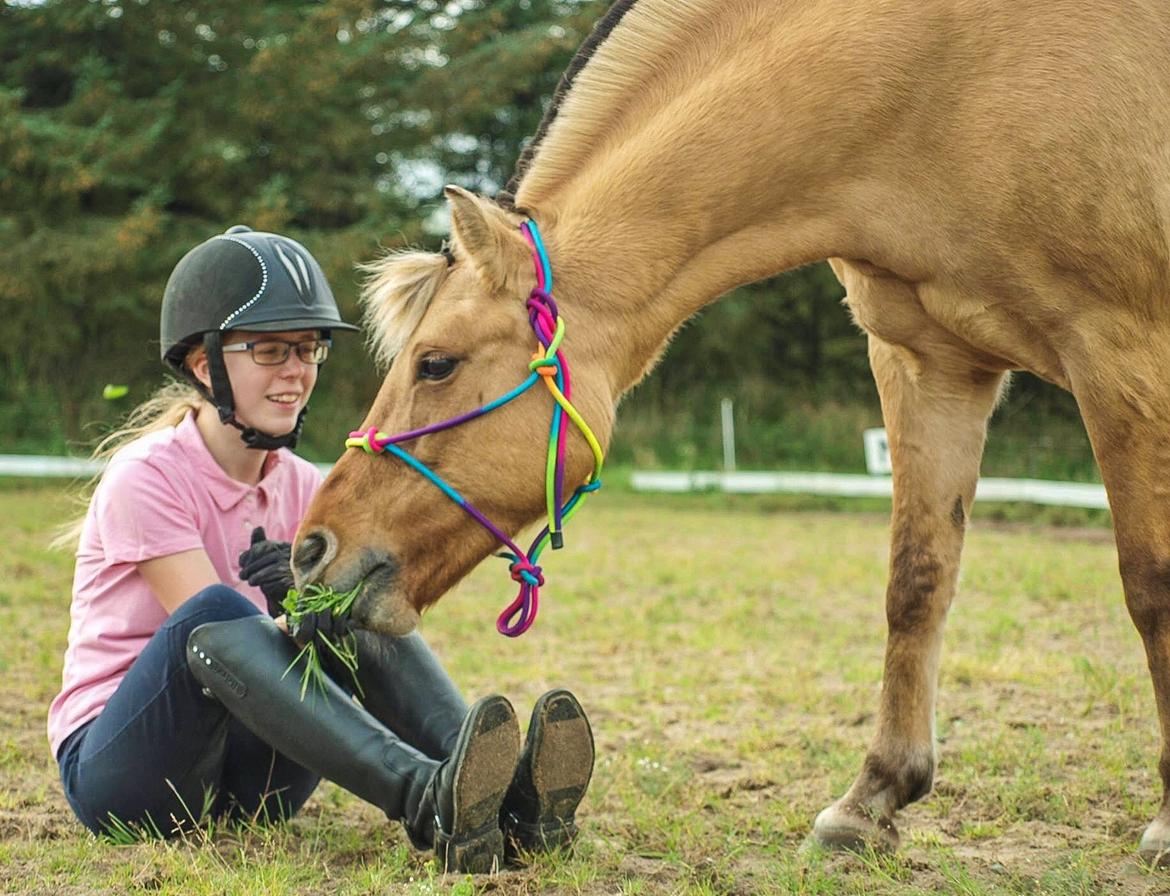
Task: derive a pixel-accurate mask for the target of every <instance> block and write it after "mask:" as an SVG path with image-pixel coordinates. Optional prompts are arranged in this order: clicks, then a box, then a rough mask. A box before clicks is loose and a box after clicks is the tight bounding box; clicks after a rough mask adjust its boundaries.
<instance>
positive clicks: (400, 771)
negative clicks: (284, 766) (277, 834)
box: [187, 616, 520, 873]
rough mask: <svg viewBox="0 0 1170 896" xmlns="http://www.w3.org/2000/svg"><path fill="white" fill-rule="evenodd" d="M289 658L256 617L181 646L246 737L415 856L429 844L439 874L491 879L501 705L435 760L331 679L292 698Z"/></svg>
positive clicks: (466, 727)
mask: <svg viewBox="0 0 1170 896" xmlns="http://www.w3.org/2000/svg"><path fill="white" fill-rule="evenodd" d="M298 652H299V651H298V648H297V647H296V645H295V643H294V642H293V641H292V639H291V638H289V637H288V636H287V635H285V634H284V633H283V632H282V631H280V629H278V628H277V627H276V625H275V624H274V623H273V622H272V620H271V619H269V618H267V617H265V616H250V617H247V618H244V619H235V620H231V621H229V622H212V623H208V624H206V625H201V626H199V627H198V628H196V629H195V630H194V631H193V632H192V633H191V636H190V638H189V639H188V641H187V662H188V665H189V666H190V668H191V671H192V673H193V674H194V675H195V678H196V679H197V680H198V681H199V682H200V683H201V684H202V685H203V686H204V687H205V688H207V689H208V690H210V691H211V693H212V694H214V695H215V697H217V698H218V699H219V700H220V701H221V702H222V703H223V704H224V706H225V707H226V708H227V710H228V711H229V712H230V713H231V714H232V715H233V716H235V717H236V718H237V719H239V720H240V721H241V722H242V723H243V724H244V725H245V726H247V727H248V728H249V729H250V730H251V731H252V732H253V733H255V734H256V735H257V736H258V737H260V738H261V739H263V740H264V741H265V742H267V743H269V744H271V745H272V746H273V747H274V748H276V749H277V750H279V751H280V752H282V753H284V754H285V755H286V756H288V757H289V758H290V759H292V760H293V761H294V762H297V763H299V764H301V765H303V766H305V767H306V768H308V769H311V770H312V771H314V772H316V773H317V774H319V775H321V776H322V777H325V778H328V779H329V780H331V781H333V782H334V783H336V784H339V785H340V786H342V787H344V788H345V789H346V790H348V791H350V792H351V793H353V794H355V795H357V796H359V797H361V798H362V799H364V800H366V801H368V802H370V803H373V804H374V805H376V806H378V807H379V808H381V809H382V811H384V812H385V813H386V815H387V816H388V817H390V818H391V819H394V820H397V821H401V822H402V823H403V825H404V826H405V828H406V830H407V833H409V835H410V838H411V840H412V841H413V842H414V843H415V845H416V846H419V847H428V846H431V845H433V846H434V848H435V853H436V855H437V856H438V858H439V862H440V864H441V865H442V866H443V868H444V869H445V870H447V871H460V872H473V873H476V872H486V871H490V870H492V868H493V866H495V865H497V864H498V863H499V861H500V858H501V856H502V849H503V842H502V841H503V838H502V835H501V832H500V829H499V812H500V806H501V803H502V800H503V797H504V793H505V792H506V791H507V789H508V786H509V784H510V782H511V780H512V775H513V772H514V770H515V767H516V758H517V754H518V753H519V748H520V732H519V728H518V726H517V723H516V715H515V713H514V711H513V710H512V706H511V704H509V703H508V701H507V700H505V699H504V698H503V697H499V696H491V697H485V698H483V699H482V700H480V701H478V702H477V703H476V704H475V705H473V706H472V707H471V709H470V710H469V711H468V712H467V714H466V716H465V718H464V719H463V722H462V725H461V726H460V727H459V729H458V733H457V734H456V736H455V738H454V742H453V744H452V749H451V752H450V755H449V756H448V757H446V758H445V759H444V760H443V761H442V762H437V761H435V760H434V759H430V758H428V757H427V756H424V755H423V754H422V753H420V752H419V751H418V750H416V749H414V748H413V747H411V746H409V745H408V744H407V743H404V742H403V741H402V740H400V739H399V738H398V737H397V736H396V735H395V734H394V733H393V732H391V731H389V730H388V729H387V728H386V727H384V726H383V725H382V724H380V723H379V722H378V720H377V719H375V718H374V717H373V716H372V715H370V713H369V712H367V711H366V710H365V709H363V708H362V707H360V706H358V705H356V704H355V703H354V702H353V701H352V700H351V699H350V697H349V695H348V694H346V693H345V691H343V690H342V689H341V688H340V687H339V686H338V685H337V684H335V683H334V682H333V681H332V680H331V679H328V678H326V679H325V680H324V681H323V682H322V683H321V684H322V686H321V688H320V689H317V688H314V689H312V690H311V691H310V693H309V694H307V695H306V696H305V699H304V700H302V699H301V686H300V678H301V672H302V670H303V664H304V660H303V659H302V660H300V661H299V662H294V660H295V658H296V656H297V653H298ZM290 667H291V668H290Z"/></svg>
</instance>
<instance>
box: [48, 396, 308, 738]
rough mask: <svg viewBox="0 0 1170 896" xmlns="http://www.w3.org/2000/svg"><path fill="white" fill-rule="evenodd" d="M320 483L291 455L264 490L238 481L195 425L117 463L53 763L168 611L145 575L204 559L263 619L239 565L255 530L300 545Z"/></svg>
mask: <svg viewBox="0 0 1170 896" xmlns="http://www.w3.org/2000/svg"><path fill="white" fill-rule="evenodd" d="M320 484H321V473H320V472H319V471H318V470H317V468H316V467H314V466H313V465H312V464H310V463H309V462H308V461H306V460H302V459H301V458H299V457H297V456H296V455H294V454H293V453H292V452H290V451H287V450H284V449H282V450H280V451H272V452H269V454H268V457H267V459H266V460H265V462H264V473H263V477H262V478H261V480H260V483H259V484H258V485H255V486H251V485H245V484H244V483H242V482H237V481H236V480H234V479H231V478H230V477H229V476H228V475H227V474H226V473H225V472H224V471H223V469H222V468H221V467H220V466H219V464H217V463H216V462H215V459H214V458H213V457H212V456H211V454H210V452H209V451H208V450H207V446H206V445H205V444H204V442H203V437H202V436H201V435H200V434H199V429H198V428H197V427H196V426H195V418H194V416H193V415H192V414H188V415H187V417H186V419H185V420H183V422H182V423H180V424H179V425H178V426H176V427H173V428H167V429H164V430H161V431H159V432H157V433H151V434H150V435H147V436H144V437H143V438H141V439H138V440H136V441H134V442H131V443H130V444H129V445H127V446H126V447H124V448H123V449H121V450H120V451H119V452H118V453H117V454H115V455H114V457H113V458H112V459H111V460H110V463H109V465H108V466H107V467H106V470H105V472H104V473H103V474H102V478H101V482H99V483H98V487H97V490H96V491H95V492H94V495H93V499H92V500H91V501H90V504H89V512H88V513H87V514H86V518H85V527H84V529H83V530H82V533H81V542H80V544H79V546H78V549H77V565H76V567H75V569H74V574H73V604H72V606H71V608H70V620H71V621H70V626H69V646H68V648H67V649H66V651H65V668H64V670H63V672H62V675H61V678H62V685H61V693H59V694H58V695H57V696H56V698H54V700H53V703H52V705H51V706H50V707H49V744H50V746H51V748H52V750H53V755H54V756H56V755H57V750H58V748H59V747H60V746H61V742H62V741H63V740H65V738H66V737H68V736H69V735H70V734H71V733H72V732H73V731H74V730H76V729H77V728H78V726H80V725H82V724H83V723H85V722H87V721H89V720H90V719H92V718H95V717H96V716H97V715H98V714H99V713H100V712H101V711H102V708H103V707H104V706H105V705H106V701H108V700H109V699H110V696H111V695H112V694H113V693H114V691H115V690H116V689H117V687H118V684H119V682H121V680H122V677H123V676H124V675H125V674H126V670H127V669H128V668H130V664H131V663H133V662H134V660H135V659H136V658H137V657H138V654H139V653H141V652H142V649H143V648H144V647H145V646H146V642H147V641H148V640H149V639H150V637H151V635H153V634H154V633H155V632H156V631H157V630H158V628H159V627H160V626H161V625H162V624H163V623H164V622H165V621H166V619H167V612H166V610H164V609H163V607H162V604H160V603H159V602H158V599H157V598H156V597H155V596H154V592H153V591H151V590H150V587H149V586H148V585H147V584H146V581H145V580H144V579H143V578H142V576H141V574H140V573H139V572H138V564H139V563H141V562H143V561H145V560H152V559H155V558H157V557H166V556H168V555H170V554H177V553H179V552H181V551H190V550H193V549H195V548H203V550H205V551H206V552H207V556H208V557H210V558H211V563H212V566H214V567H215V571H216V572H217V573H218V574H219V579H220V581H221V582H223V583H224V584H225V585H229V586H231V587H232V588H235V589H237V590H238V591H240V593H242V594H243V595H245V596H246V597H247V598H248V599H249V600H251V601H252V602H253V603H254V604H256V606H257V607H259V608H260V609H262V610H263V609H264V608H265V602H264V595H263V594H262V593H261V592H260V589H259V588H253V587H252V586H250V585H247V584H245V583H243V582H241V581H240V578H239V572H240V571H239V568H238V566H237V558H238V557H239V555H240V553H241V552H242V551H244V550H246V549H247V547H248V545H249V543H250V541H251V535H252V529H253V527H255V526H263V527H264V530H265V532H266V534H267V535H268V537H269V538H271V539H275V540H278V541H292V537H293V534H294V533H295V532H296V529H297V525H298V524H299V522H300V520H301V518H302V517H303V516H304V515H305V512H306V511H307V510H308V508H309V501H310V500H311V499H312V497H313V493H314V492H315V491H316V490H317V487H318V486H319V485H320Z"/></svg>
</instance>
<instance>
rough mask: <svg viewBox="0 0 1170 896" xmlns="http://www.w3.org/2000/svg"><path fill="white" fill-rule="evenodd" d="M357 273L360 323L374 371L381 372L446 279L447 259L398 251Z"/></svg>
mask: <svg viewBox="0 0 1170 896" xmlns="http://www.w3.org/2000/svg"><path fill="white" fill-rule="evenodd" d="M358 269H359V270H361V271H363V272H365V273H366V274H368V275H369V276H367V277H366V280H365V282H364V283H363V284H362V291H361V303H362V307H363V312H362V323H363V324H364V325H365V331H366V341H367V343H368V344H369V346H370V351H371V352H372V353H373V355H374V360H375V362H376V363H377V364H378V367H379V368H380V369H382V370H385V369H386V368H388V367H389V366H390V362H391V361H393V360H394V356H395V355H397V354H398V353H399V352H400V351H402V347H403V346H404V345H406V340H408V339H409V338H410V334H411V333H413V332H414V331H415V329H416V328H417V327H418V324H419V321H421V320H422V317H423V315H424V314H425V313H426V310H427V308H428V307H430V304H431V300H432V299H433V298H434V297H435V293H436V292H438V291H439V287H440V286H442V285H443V281H444V280H445V279H446V277H447V256H445V255H440V254H439V253H437V252H419V251H416V250H400V251H394V252H388V253H387V254H385V255H383V256H382V257H381V258H379V259H377V260H375V261H371V262H369V263H368V264H362V265H359V266H358Z"/></svg>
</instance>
